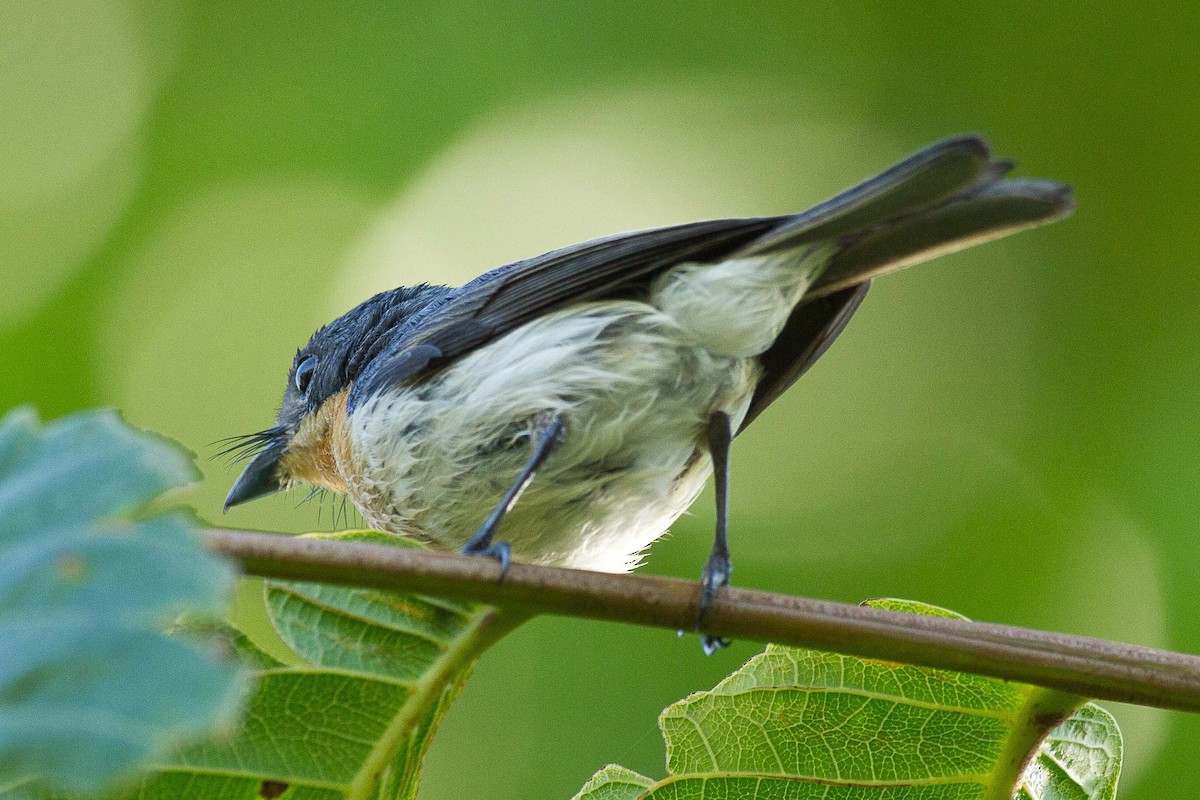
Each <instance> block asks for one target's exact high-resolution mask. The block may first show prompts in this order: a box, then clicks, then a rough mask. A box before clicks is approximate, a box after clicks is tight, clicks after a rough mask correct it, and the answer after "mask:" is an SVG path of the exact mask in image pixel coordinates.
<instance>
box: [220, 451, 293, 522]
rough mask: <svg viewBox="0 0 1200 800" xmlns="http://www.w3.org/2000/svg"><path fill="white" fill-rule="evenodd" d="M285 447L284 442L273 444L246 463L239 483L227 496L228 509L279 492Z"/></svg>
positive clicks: (234, 485) (226, 504)
mask: <svg viewBox="0 0 1200 800" xmlns="http://www.w3.org/2000/svg"><path fill="white" fill-rule="evenodd" d="M284 449H285V448H284V445H283V444H282V443H279V444H272V445H270V446H268V447H267V449H266V450H263V451H262V452H261V453H259V454H258V455H256V456H255V457H254V458H253V459H252V460H251V461H250V463H249V464H247V465H246V468H245V469H244V470H242V474H241V475H239V476H238V479H237V483H235V484H233V488H232V489H230V490H229V496H228V497H226V498H225V510H226V511H228V510H229V509H230V508H232V507H233V506H236V505H238V504H239V503H245V502H246V501H248V500H254V499H256V498H259V497H262V496H263V495H268V494H271V493H273V492H278V491H279V490H280V489H282V488H283V481H281V480H280V478H279V460H280V459H281V458H283V451H284Z"/></svg>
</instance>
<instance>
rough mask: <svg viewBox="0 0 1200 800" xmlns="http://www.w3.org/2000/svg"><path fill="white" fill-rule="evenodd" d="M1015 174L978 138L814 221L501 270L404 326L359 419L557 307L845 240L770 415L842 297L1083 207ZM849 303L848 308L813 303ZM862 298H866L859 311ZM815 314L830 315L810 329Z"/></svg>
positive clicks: (833, 331)
mask: <svg viewBox="0 0 1200 800" xmlns="http://www.w3.org/2000/svg"><path fill="white" fill-rule="evenodd" d="M1011 167H1012V164H1011V162H1008V161H994V160H992V158H991V155H990V153H989V151H988V148H987V144H986V143H985V142H984V141H983V140H982V139H980V138H978V137H973V136H967V137H961V138H957V139H950V140H947V141H945V142H941V143H939V144H935V145H933V146H931V147H928V148H926V149H925V150H922V151H921V152H919V153H917V154H916V155H913V156H911V157H909V158H907V159H905V160H904V161H902V162H900V163H899V164H897V165H896V166H894V167H892V168H891V169H889V170H887V171H886V172H884V173H882V174H880V175H878V176H877V177H875V178H872V179H870V180H868V181H865V182H864V183H862V184H860V185H858V186H856V187H854V188H852V189H850V190H848V191H846V192H843V193H842V194H840V195H838V196H837V197H835V198H833V199H831V200H827V201H826V202H824V203H821V204H819V205H817V206H814V207H813V208H811V209H809V210H808V211H805V212H802V213H800V214H795V215H791V216H783V217H768V218H760V219H733V220H714V221H709V222H696V223H691V224H688V225H678V226H675V227H670V228H659V229H656V230H649V231H639V232H636V233H626V234H618V235H617V236H611V237H608V238H606V239H598V240H595V241H592V242H584V243H582V244H578V245H573V246H571V247H567V248H563V249H561V250H555V251H553V252H550V253H546V254H545V255H542V256H538V257H536V258H532V259H528V260H526V261H519V262H517V263H515V264H511V265H509V266H507V267H501V268H500V269H498V270H494V271H492V272H489V273H488V274H486V275H483V276H481V277H480V278H477V279H476V280H474V281H471V282H470V283H468V284H466V285H465V286H463V287H462V288H461V289H460V290H458V291H457V292H455V293H454V294H452V295H450V296H448V297H447V298H446V301H445V302H444V303H441V304H439V305H437V306H436V307H435V308H433V309H431V310H430V311H429V312H428V313H426V314H423V315H421V316H420V317H419V318H418V319H414V320H411V321H410V324H406V325H405V326H404V327H403V328H402V329H400V330H398V331H396V332H395V333H394V334H393V336H394V339H393V340H392V341H389V342H387V343H386V346H385V347H382V348H381V349H380V355H379V356H378V357H376V358H374V359H373V360H372V362H371V364H370V365H369V366H368V367H367V368H366V370H364V372H363V374H362V375H360V377H359V379H358V380H357V381H356V382H355V386H354V388H353V389H352V390H351V394H350V399H349V402H350V406H349V407H350V411H353V410H354V409H355V408H356V407H357V406H358V404H360V403H361V402H362V401H363V400H364V399H366V398H368V397H371V396H372V395H374V394H375V393H376V392H379V391H381V390H383V389H385V388H387V387H389V386H394V385H396V384H398V383H400V382H403V381H406V380H410V379H412V378H415V377H417V376H419V375H421V374H422V373H424V372H425V371H427V370H430V369H436V368H437V367H439V366H441V365H444V364H446V363H448V362H449V361H451V360H452V359H455V358H457V357H459V356H461V355H463V354H464V353H468V352H470V351H471V350H473V349H475V348H477V347H480V346H482V345H484V344H486V343H488V342H490V341H493V340H495V339H496V338H498V337H500V336H503V335H504V334H506V333H508V332H509V331H511V330H513V329H514V328H516V327H518V326H520V325H522V324H524V323H525V322H528V321H529V320H532V319H535V318H537V317H539V316H541V315H543V314H546V313H548V312H550V311H554V310H556V309H559V308H562V307H564V306H567V305H570V304H572V303H577V302H581V301H584V300H594V299H602V298H609V297H622V296H630V295H631V294H634V295H636V293H637V292H638V291H643V290H644V289H645V288H646V287H647V286H648V285H649V283H650V281H652V280H653V279H654V278H655V277H656V276H658V275H659V274H661V273H662V272H664V271H665V270H668V269H670V268H671V267H673V266H675V265H676V264H680V263H684V262H689V261H692V262H696V261H699V262H713V261H720V260H722V259H725V258H729V257H734V256H752V255H758V254H765V253H770V252H776V251H779V250H785V249H789V248H794V247H800V246H803V245H805V244H806V243H809V242H813V241H818V240H829V241H834V242H836V244H837V249H836V251H835V252H834V253H833V255H832V256H831V259H830V264H829V266H828V268H827V269H826V272H825V274H824V275H822V276H821V277H820V278H818V280H817V282H816V284H814V286H813V288H812V289H811V290H810V292H809V295H808V296H806V298H805V300H804V301H802V304H801V305H800V306H799V307H798V308H797V310H796V312H795V313H794V314H793V320H792V321H791V322H789V328H788V331H787V333H788V337H787V338H786V339H781V340H780V342H778V343H777V347H772V349H771V350H770V351H769V352H768V354H766V355H765V356H764V361H769V362H770V366H769V367H768V376H767V378H768V379H769V387H774V388H767V389H764V391H763V393H762V394H761V398H762V400H763V402H757V401H756V404H755V406H754V408H753V412H754V414H757V413H758V412H760V411H761V410H762V408H763V407H765V404H766V403H769V402H770V401H771V400H773V399H774V398H775V397H776V396H778V394H779V393H780V392H782V391H783V388H786V386H788V385H790V384H791V382H792V381H793V380H795V378H796V377H798V376H799V374H800V373H801V372H803V371H804V369H806V368H807V367H808V366H809V365H810V364H811V363H812V361H813V360H815V358H816V357H817V356H819V355H820V354H821V353H822V352H824V349H825V348H826V347H828V345H829V343H830V342H831V341H832V340H833V337H835V336H836V335H837V333H839V332H840V331H841V330H842V328H843V327H844V326H845V323H846V321H847V320H848V319H849V317H850V315H851V314H852V313H853V311H854V308H856V307H857V300H861V294H856V293H854V292H849V293H847V294H844V295H843V294H838V293H839V292H841V291H842V290H844V289H847V288H850V287H854V286H857V285H859V284H861V283H863V282H865V281H867V280H869V279H870V278H872V277H874V276H876V275H880V274H883V273H885V272H889V271H892V270H895V269H899V268H901V267H903V266H907V265H909V264H912V263H916V262H917V261H920V260H923V259H925V258H932V257H933V256H935V255H938V254H940V253H942V252H949V251H951V250H954V249H958V248H961V247H965V246H968V245H970V244H974V243H976V242H978V241H983V240H985V239H988V238H994V237H996V236H1002V235H1005V234H1007V233H1011V232H1014V231H1016V230H1020V229H1022V228H1025V227H1029V226H1031V225H1035V224H1040V223H1043V222H1047V221H1050V220H1052V219H1055V218H1057V217H1060V216H1062V215H1064V214H1065V213H1066V212H1067V211H1069V210H1070V198H1069V195H1068V192H1067V190H1066V188H1065V187H1063V186H1061V185H1059V184H1056V183H1051V182H1048V181H1036V180H1002V178H1003V175H1004V174H1005V173H1006V172H1007V171H1008V170H1009V169H1011ZM835 294H838V296H839V297H840V298H841V301H840V302H839V301H835V302H834V303H833V304H831V305H829V304H826V305H821V306H813V305H812V304H813V303H815V302H816V301H817V300H818V299H819V298H821V297H826V296H833V295H835ZM851 298H857V299H856V300H855V302H854V303H850V302H849V300H850V299H851ZM810 308H812V309H814V311H815V313H816V316H815V318H814V320H812V321H811V322H806V321H805V320H804V315H805V314H807V313H809V309H810ZM806 336H810V337H813V338H812V339H811V340H806V339H805V337H806ZM776 389H777V390H778V391H776Z"/></svg>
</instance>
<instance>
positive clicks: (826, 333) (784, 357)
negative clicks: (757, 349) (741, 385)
mask: <svg viewBox="0 0 1200 800" xmlns="http://www.w3.org/2000/svg"><path fill="white" fill-rule="evenodd" d="M869 288H871V282H870V281H865V282H863V283H860V284H859V285H857V286H852V287H850V288H849V289H842V290H841V291H838V292H834V293H833V294H829V295H825V296H824V297H818V298H816V299H815V300H811V301H808V302H805V303H802V304H801V305H799V306H797V307H796V310H795V311H793V312H792V315H791V316H790V317H789V318H788V321H787V324H786V325H784V327H783V331H781V332H780V334H779V337H778V338H777V339H776V340H775V343H774V344H773V345H771V348H770V349H769V350H767V352H765V353H763V354H762V355H761V356H759V361H760V362H762V366H763V376H762V380H760V381H759V382H758V386H756V387H755V389H754V396H753V397H752V398H751V399H750V410H749V411H747V412H746V417H745V418H744V419H743V420H742V424H741V427H739V428H738V431H737V432H738V433H741V432H742V431H744V430H746V426H747V425H749V424H750V423H751V422H753V421H754V419H755V417H757V416H758V415H759V414H761V413H762V412H763V409H765V408H766V407H767V406H769V405H771V403H774V402H775V401H776V400H777V399H778V398H779V396H780V395H782V394H783V393H784V392H786V391H787V390H788V389H789V388H790V387H791V385H792V384H793V383H795V382H796V381H798V380H799V379H800V376H801V375H803V374H804V373H805V372H808V368H809V367H811V366H812V365H813V364H815V363H816V361H817V359H818V358H820V357H821V356H823V355H824V354H825V351H826V350H828V349H829V345H831V344H833V340H834V339H836V338H837V337H838V334H840V333H841V332H842V330H843V329H844V328H845V327H846V323H848V322H849V321H850V317H852V316H854V312H855V311H857V310H858V306H859V304H861V303H862V301H863V298H864V297H866V296H867V289H869Z"/></svg>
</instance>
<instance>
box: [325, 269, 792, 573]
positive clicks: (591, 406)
mask: <svg viewBox="0 0 1200 800" xmlns="http://www.w3.org/2000/svg"><path fill="white" fill-rule="evenodd" d="M775 260H777V261H781V259H779V258H778V257H775ZM722 266H725V265H717V266H716V267H712V268H710V269H720V268H721V267H722ZM771 266H777V265H774V264H772V265H771ZM778 266H781V267H782V266H788V267H790V274H789V277H790V278H791V285H790V286H785V287H783V288H780V287H779V286H768V287H766V288H767V290H768V291H767V293H766V294H765V295H762V296H758V297H757V298H756V299H757V304H756V305H755V306H754V308H753V311H754V316H755V321H754V322H755V324H754V325H753V326H752V327H751V328H750V329H749V338H752V339H753V340H754V341H753V342H748V343H747V342H745V339H746V338H748V337H746V336H743V337H741V339H739V337H738V336H737V335H736V333H734V334H733V335H731V331H730V329H731V328H735V327H737V326H736V325H733V324H732V322H731V324H730V325H727V326H723V325H721V323H720V318H719V315H718V313H717V312H720V315H723V316H725V317H727V318H728V316H729V314H730V312H731V310H732V311H733V312H734V314H735V317H734V319H735V320H741V319H743V317H739V316H737V315H736V312H737V305H736V304H735V305H734V306H733V307H732V309H731V307H730V303H729V299H730V298H729V296H728V294H729V293H728V292H725V293H724V294H723V293H722V292H720V291H717V292H713V291H711V287H709V291H706V292H697V291H689V290H690V289H691V288H692V287H691V286H689V284H688V282H687V281H679V280H676V281H674V282H673V283H672V282H671V281H660V284H659V287H656V294H655V295H652V296H651V301H652V302H654V301H655V300H656V298H657V299H658V301H659V302H658V305H659V306H660V307H656V306H654V305H651V304H649V303H643V302H636V301H603V302H596V303H590V304H583V305H579V306H575V307H572V308H569V309H566V310H563V311H560V312H557V313H554V314H551V315H548V316H545V317H542V318H539V319H537V320H535V321H533V322H531V323H528V324H527V325H524V326H522V327H521V328H518V329H517V330H515V331H513V332H511V333H509V334H507V335H506V336H504V337H502V338H501V339H499V340H497V341H495V342H492V343H490V344H489V345H487V346H485V347H482V348H480V349H479V350H476V351H474V352H472V353H471V354H469V355H467V356H465V357H463V358H461V359H459V360H457V361H455V362H454V363H453V364H452V365H451V366H449V367H448V368H447V369H445V370H443V371H442V372H440V373H438V374H436V375H435V376H433V377H431V378H430V379H427V380H424V381H421V382H419V383H416V384H414V385H408V386H402V387H399V388H398V389H397V390H396V391H394V392H389V393H384V394H381V395H379V396H377V397H375V398H373V399H371V400H369V401H367V402H366V403H364V404H363V405H362V406H360V407H359V408H358V409H356V410H355V413H354V414H353V416H352V417H351V421H350V422H351V428H350V432H351V435H350V440H351V455H350V458H351V459H353V461H354V462H355V463H354V464H347V465H344V466H343V467H342V469H341V471H342V473H343V475H346V476H353V477H351V478H350V479H349V480H347V485H348V493H349V495H350V497H351V499H352V500H353V501H354V502H355V504H356V505H357V506H358V508H359V509H360V511H361V512H362V513H363V516H364V517H365V518H366V520H367V521H368V522H369V523H370V524H371V525H372V526H374V527H376V528H380V529H382V530H388V531H393V532H396V533H402V534H407V535H412V536H417V537H419V538H422V539H425V540H428V541H430V542H432V543H434V544H436V545H438V546H442V547H453V548H457V547H460V546H461V545H462V544H463V543H464V542H466V540H467V539H468V538H470V536H471V534H472V533H474V532H475V530H476V529H477V528H478V527H479V525H480V524H481V523H482V522H483V521H484V519H485V518H486V517H487V515H488V514H489V513H490V512H491V510H492V508H493V507H494V506H495V505H496V503H497V501H498V500H499V498H500V497H501V495H502V494H503V493H504V491H505V489H507V488H508V486H509V485H510V484H511V483H512V482H513V481H514V480H515V479H516V477H517V476H518V474H519V473H520V471H521V469H522V467H523V466H524V465H525V463H526V461H527V460H528V458H529V454H530V450H531V436H532V429H533V424H534V420H535V419H536V417H537V416H538V415H539V414H541V413H543V412H546V411H552V412H559V413H561V414H562V415H563V416H564V418H565V420H566V434H565V437H564V439H563V441H562V444H561V445H560V446H559V447H558V449H556V450H555V451H554V453H553V454H552V455H551V456H550V458H549V459H548V460H547V462H546V463H545V465H544V466H543V467H542V468H541V469H540V470H539V471H538V473H537V475H536V477H535V478H534V480H533V482H532V483H531V484H530V486H529V488H528V489H527V490H526V492H525V493H524V494H523V495H522V496H521V499H520V500H519V502H518V503H517V504H516V505H515V506H514V507H513V509H512V510H511V511H510V512H509V513H508V515H507V516H506V517H505V518H504V521H503V523H502V524H501V526H500V529H499V531H498V534H497V538H498V539H500V540H503V541H506V542H508V543H509V544H510V546H511V547H512V555H513V558H514V559H516V560H518V561H525V562H531V563H540V564H555V565H562V566H576V567H586V568H589V569H597V570H605V571H624V570H628V569H632V568H633V567H635V566H636V565H637V564H638V562H639V561H640V558H641V554H642V553H643V551H644V550H645V549H646V547H648V546H649V545H650V544H651V543H652V542H653V541H654V540H655V539H657V538H659V537H660V536H661V535H662V534H663V533H665V532H666V530H667V528H668V527H669V526H670V525H671V523H672V522H674V521H675V519H677V518H678V517H679V516H680V514H682V513H683V512H684V511H685V510H686V509H687V507H688V506H689V505H691V503H692V501H693V500H695V498H696V495H697V494H698V493H699V492H700V490H701V489H702V488H703V486H704V483H705V481H706V480H707V479H708V476H709V475H710V474H711V472H712V466H711V462H710V459H709V457H708V454H707V447H706V445H705V426H706V424H707V421H708V419H709V417H710V416H711V415H712V413H713V412H715V411H724V412H725V413H727V414H729V416H730V417H731V418H732V420H733V424H734V426H735V428H736V426H737V425H738V424H740V422H741V420H742V418H743V417H744V416H745V413H746V410H747V408H748V405H749V403H750V398H751V396H752V394H753V392H754V387H755V385H756V384H757V381H758V378H759V375H760V368H759V365H758V360H757V358H756V356H757V355H758V354H759V353H761V352H762V350H764V349H766V347H767V346H769V344H770V342H771V340H773V338H774V336H775V335H777V333H778V330H779V328H781V327H782V325H783V323H784V321H785V320H786V319H787V316H788V314H789V313H790V311H791V309H792V307H793V306H794V304H795V303H796V301H797V300H798V299H799V297H800V295H801V294H802V292H803V289H804V287H805V286H807V278H808V276H807V275H805V274H804V272H803V271H801V270H797V269H796V261H795V257H793V260H792V263H791V264H790V265H783V264H780V265H778ZM753 267H754V265H753V264H744V265H742V269H743V270H747V271H752V272H753V274H754V278H755V281H757V282H758V283H762V274H761V273H762V272H764V271H768V270H763V269H762V265H758V269H757V270H753V269H752V268H753ZM689 268H690V267H689ZM771 271H773V270H771ZM797 273H799V275H797ZM661 287H666V290H665V291H664V290H663V289H662V288H661ZM704 298H708V299H709V300H710V301H711V302H712V303H714V304H715V307H714V308H711V309H706V308H704V307H703V300H704ZM698 301H699V302H698ZM764 333H765V335H764ZM739 341H741V342H742V345H741V346H739ZM714 351H715V352H714Z"/></svg>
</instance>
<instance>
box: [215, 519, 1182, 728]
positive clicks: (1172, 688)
mask: <svg viewBox="0 0 1200 800" xmlns="http://www.w3.org/2000/svg"><path fill="white" fill-rule="evenodd" d="M203 535H204V537H205V539H206V541H207V543H208V546H209V547H210V548H211V549H212V550H214V551H215V552H218V553H222V554H224V555H226V556H229V557H231V558H233V559H235V560H237V561H239V562H240V563H241V564H242V566H243V568H244V569H245V570H246V572H247V573H249V574H251V575H259V576H262V577H267V578H284V579H292V580H305V581H318V582H323V583H336V584H341V585H345V586H359V587H367V588H374V589H388V590H392V591H402V592H414V593H421V594H430V595H437V596H439V597H447V598H452V599H456V600H468V601H474V602H478V603H487V604H491V605H496V606H501V607H505V608H512V609H514V610H517V611H520V612H522V613H530V614H556V615H561V616H571V617H585V618H588V619H602V620H610V621H616V622H631V623H634V624H637V625H649V626H654V627H659V628H666V629H668V630H686V629H691V628H692V627H693V626H694V623H695V619H696V613H697V609H698V598H699V586H698V584H696V583H694V582H690V581H683V580H678V579H674V578H661V577H655V576H650V575H610V574H607V573H600V572H585V571H582V570H573V569H560V568H556V567H536V566H530V565H528V564H513V565H512V566H511V568H510V569H509V571H508V574H507V575H506V576H505V578H504V580H503V581H502V582H498V581H497V577H498V575H499V567H498V565H497V564H496V562H494V561H491V560H489V559H483V558H467V557H464V556H459V555H452V554H448V553H436V552H429V551H425V550H418V549H414V548H408V547H388V546H386V545H379V544H367V543H360V542H346V541H330V540H322V539H307V538H296V537H291V536H284V535H280V534H269V533H253V532H249V531H234V530H207V531H204V532H203ZM703 629H704V631H705V632H707V633H712V634H716V635H719V636H728V637H731V638H734V639H750V640H755V641H761V642H776V643H778V644H788V645H795V646H800V647H811V648H815V649H818V650H829V651H833V652H837V653H845V654H848V655H856V656H862V657H865V658H878V659H884V660H888V661H899V662H904V663H908V664H918V665H922V666H927V667H936V668H940V669H950V670H957V671H960V672H970V673H975V674H979V675H989V676H991V677H994V678H1003V679H1006V680H1013V681H1022V682H1024V683H1032V684H1037V685H1039V686H1045V687H1049V688H1052V689H1058V690H1061V691H1065V692H1072V693H1074V694H1078V695H1082V696H1084V697H1094V698H1099V699H1103V700H1119V701H1122V702H1127V703H1139V704H1142V705H1148V706H1158V707H1160V708H1172V709H1179V710H1183V711H1200V657H1197V656H1191V655H1184V654H1181V653H1172V652H1168V651H1165V650H1155V649H1151V648H1147V647H1137V646H1134V645H1128V644H1120V643H1118V642H1110V641H1105V640H1103V639H1091V638H1086V637H1082V636H1070V635H1067V634H1062V633H1049V632H1045V631H1036V630H1028V629H1025V628H1017V627H1013V626H1009V625H995V624H989V623H981V622H966V621H963V620H957V619H947V618H943V617H924V616H916V615H912V614H901V613H898V612H893V611H884V610H881V609H876V608H868V607H865V606H855V605H848V604H844V603H832V602H826V601H822V600H809V599H806V598H802V597H789V596H787V595H780V594H772V593H769V592H758V591H753V590H750V589H736V588H732V587H731V588H726V589H722V590H721V591H720V593H719V594H718V597H717V601H716V602H715V603H714V604H713V606H712V608H711V609H710V610H709V613H708V615H707V617H706V620H705V624H704V626H703Z"/></svg>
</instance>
